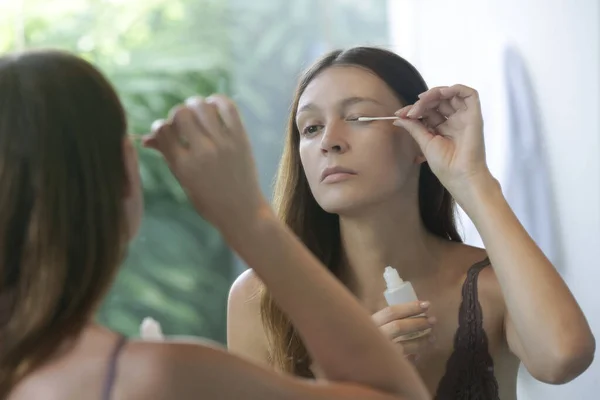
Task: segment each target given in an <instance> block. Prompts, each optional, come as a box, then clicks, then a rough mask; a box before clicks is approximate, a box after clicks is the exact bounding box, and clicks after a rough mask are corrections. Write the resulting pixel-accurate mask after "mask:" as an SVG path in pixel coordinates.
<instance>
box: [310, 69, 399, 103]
mask: <svg viewBox="0 0 600 400" xmlns="http://www.w3.org/2000/svg"><path fill="white" fill-rule="evenodd" d="M349 98H366V99H372V100H375V102H373V103H372V104H375V103H380V104H381V105H383V106H390V107H396V106H398V105H399V102H398V100H397V98H396V96H395V95H394V93H393V92H392V90H391V89H390V88H389V86H388V85H387V84H386V83H385V82H384V81H383V80H382V79H380V78H379V77H378V76H377V75H375V74H374V73H372V72H370V71H368V70H367V69H365V68H361V67H354V66H335V67H329V68H327V69H326V70H324V71H323V72H321V73H320V74H318V75H317V76H316V77H315V78H314V79H313V80H312V81H311V82H310V83H309V84H308V86H307V87H306V89H305V90H304V92H303V93H302V96H300V100H299V102H298V110H300V109H303V108H306V107H307V105H315V106H318V107H320V108H323V107H332V106H336V105H338V104H339V103H340V102H342V101H344V100H345V99H349Z"/></svg>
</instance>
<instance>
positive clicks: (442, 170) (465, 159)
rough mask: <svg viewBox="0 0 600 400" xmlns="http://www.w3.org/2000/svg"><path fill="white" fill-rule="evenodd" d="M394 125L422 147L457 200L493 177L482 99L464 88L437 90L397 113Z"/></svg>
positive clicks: (472, 91)
mask: <svg viewBox="0 0 600 400" xmlns="http://www.w3.org/2000/svg"><path fill="white" fill-rule="evenodd" d="M396 115H398V116H399V117H400V119H398V120H396V121H394V124H395V125H397V126H399V127H402V128H404V129H406V130H407V131H408V132H409V133H410V134H411V136H412V137H413V138H414V139H415V140H416V141H417V143H418V144H419V146H420V148H421V151H422V152H423V155H424V156H425V158H426V159H427V162H428V163H429V166H430V167H431V170H432V171H433V173H434V174H435V175H436V176H437V177H438V179H439V180H440V182H441V183H442V184H443V185H444V186H445V187H446V188H447V189H448V190H449V191H450V192H451V193H452V194H453V195H454V196H455V197H456V195H457V194H458V195H460V194H462V193H464V192H465V191H466V190H467V189H469V188H470V185H472V184H478V183H479V182H480V181H481V180H482V179H484V180H485V179H488V178H491V174H490V172H489V170H488V168H487V165H486V161H485V147H484V139H483V118H482V115H481V108H480V104H479V96H478V94H477V92H476V91H475V90H474V89H471V88H469V87H467V86H464V85H454V86H451V87H445V86H442V87H436V88H432V89H430V90H428V91H427V92H424V93H422V94H421V95H420V96H419V100H418V101H417V102H416V103H415V104H413V105H409V106H406V107H404V108H402V109H401V110H399V111H398V112H396Z"/></svg>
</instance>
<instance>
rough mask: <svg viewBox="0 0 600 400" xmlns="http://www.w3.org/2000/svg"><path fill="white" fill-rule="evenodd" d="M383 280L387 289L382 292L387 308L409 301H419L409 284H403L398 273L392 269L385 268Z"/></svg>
mask: <svg viewBox="0 0 600 400" xmlns="http://www.w3.org/2000/svg"><path fill="white" fill-rule="evenodd" d="M383 279H385V283H386V285H387V289H386V290H385V292H383V295H384V296H385V300H386V301H387V303H388V306H393V305H395V304H404V303H410V302H411V301H417V300H419V299H418V298H417V294H416V293H415V289H413V286H412V284H411V283H410V282H404V281H403V280H402V278H400V275H398V271H396V269H394V268H392V267H385V271H384V273H383Z"/></svg>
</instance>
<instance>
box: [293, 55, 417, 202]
mask: <svg viewBox="0 0 600 400" xmlns="http://www.w3.org/2000/svg"><path fill="white" fill-rule="evenodd" d="M402 107H403V104H401V103H400V100H399V99H398V98H397V97H396V96H395V95H394V92H393V91H392V90H391V89H390V88H389V87H388V86H387V84H386V83H385V82H384V81H382V80H381V79H380V78H379V77H377V76H376V75H375V74H373V73H371V72H370V71H368V70H366V69H364V68H360V67H353V66H335V67H330V68H328V69H326V70H324V71H323V72H321V73H320V74H319V75H317V77H316V78H314V79H313V80H312V82H311V83H310V84H309V85H308V86H307V88H306V90H305V91H304V93H303V94H302V96H301V97H300V100H299V103H298V110H297V116H296V124H297V126H298V131H299V132H300V159H301V162H302V166H303V168H304V171H305V174H306V177H307V180H308V183H309V186H310V189H311V191H312V193H313V195H314V197H315V199H316V200H317V202H318V203H319V205H320V206H321V207H322V208H323V209H324V210H325V211H327V212H330V213H336V214H350V213H355V212H360V210H361V209H364V208H365V207H370V206H373V205H377V204H379V203H383V202H386V201H387V200H389V199H390V198H394V197H398V196H401V195H402V193H404V192H405V191H406V190H414V191H416V190H417V189H418V179H416V177H418V169H419V165H420V163H421V162H422V160H423V157H422V155H421V152H420V150H419V148H418V147H417V144H416V142H415V141H414V140H413V139H412V137H411V136H410V135H409V134H408V133H407V132H406V131H404V130H403V129H401V128H399V127H396V126H395V125H393V124H392V122H393V121H389V120H388V121H385V120H383V121H373V122H356V121H350V120H351V119H354V118H357V117H361V116H368V117H385V116H392V115H394V112H395V111H397V110H399V109H400V108H402Z"/></svg>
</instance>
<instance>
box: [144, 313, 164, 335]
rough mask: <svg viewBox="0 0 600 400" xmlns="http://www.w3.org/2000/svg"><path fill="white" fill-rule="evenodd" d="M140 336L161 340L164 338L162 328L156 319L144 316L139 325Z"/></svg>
mask: <svg viewBox="0 0 600 400" xmlns="http://www.w3.org/2000/svg"><path fill="white" fill-rule="evenodd" d="M140 336H141V337H142V339H150V340H162V339H164V336H163V333H162V329H161V327H160V324H159V323H158V321H156V320H154V319H152V318H150V317H146V318H144V320H143V321H142V324H141V325H140Z"/></svg>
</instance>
